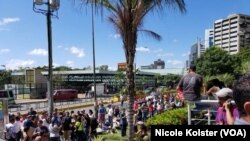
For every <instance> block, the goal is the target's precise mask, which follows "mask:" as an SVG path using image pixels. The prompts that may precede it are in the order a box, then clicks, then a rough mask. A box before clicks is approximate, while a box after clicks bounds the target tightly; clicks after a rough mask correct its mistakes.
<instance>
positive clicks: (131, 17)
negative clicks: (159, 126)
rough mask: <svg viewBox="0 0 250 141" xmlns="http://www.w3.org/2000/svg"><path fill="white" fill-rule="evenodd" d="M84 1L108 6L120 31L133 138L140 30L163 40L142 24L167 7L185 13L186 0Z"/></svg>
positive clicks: (129, 137)
mask: <svg viewBox="0 0 250 141" xmlns="http://www.w3.org/2000/svg"><path fill="white" fill-rule="evenodd" d="M81 1H82V2H83V3H84V4H93V3H94V4H95V6H96V7H97V8H100V9H101V11H103V10H102V9H106V10H107V11H108V12H110V13H111V14H110V16H109V17H108V19H109V21H110V22H111V23H112V24H113V26H114V28H115V29H116V30H117V32H118V33H119V34H120V36H121V39H122V42H123V49H124V53H125V57H126V63H127V69H126V77H127V91H128V93H127V94H128V128H129V134H128V140H129V141H132V139H133V133H134V132H133V111H132V110H133V103H134V95H135V83H134V79H135V78H134V77H135V75H134V71H133V70H134V67H133V64H134V58H135V53H136V45H137V37H138V32H139V31H142V32H144V33H146V34H147V35H150V36H152V37H154V38H155V39H157V40H160V39H161V37H160V35H158V34H157V33H155V32H153V31H150V30H145V29H143V28H142V26H143V22H144V19H145V17H146V16H147V15H148V14H149V13H150V12H162V11H163V10H164V9H167V8H169V6H171V7H173V8H177V9H178V10H180V12H182V13H184V12H185V11H186V9H185V2H184V0H117V1H114V0H81Z"/></svg>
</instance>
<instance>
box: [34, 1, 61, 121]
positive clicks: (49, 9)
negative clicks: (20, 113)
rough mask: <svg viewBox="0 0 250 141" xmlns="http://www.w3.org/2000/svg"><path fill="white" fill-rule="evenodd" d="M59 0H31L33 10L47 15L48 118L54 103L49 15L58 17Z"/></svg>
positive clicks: (50, 115) (50, 116)
mask: <svg viewBox="0 0 250 141" xmlns="http://www.w3.org/2000/svg"><path fill="white" fill-rule="evenodd" d="M59 6H60V0H47V1H46V2H45V0H33V11H35V12H36V13H41V14H43V15H46V17H47V36H48V66H49V69H48V81H47V92H48V105H49V106H48V111H49V118H50V119H51V118H52V114H53V110H54V103H53V84H52V82H53V81H52V73H53V72H52V62H53V61H52V30H51V16H54V17H56V18H58V9H59Z"/></svg>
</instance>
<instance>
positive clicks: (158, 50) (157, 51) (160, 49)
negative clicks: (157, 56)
mask: <svg viewBox="0 0 250 141" xmlns="http://www.w3.org/2000/svg"><path fill="white" fill-rule="evenodd" d="M161 52H163V49H162V48H159V49H157V50H155V51H154V53H161Z"/></svg>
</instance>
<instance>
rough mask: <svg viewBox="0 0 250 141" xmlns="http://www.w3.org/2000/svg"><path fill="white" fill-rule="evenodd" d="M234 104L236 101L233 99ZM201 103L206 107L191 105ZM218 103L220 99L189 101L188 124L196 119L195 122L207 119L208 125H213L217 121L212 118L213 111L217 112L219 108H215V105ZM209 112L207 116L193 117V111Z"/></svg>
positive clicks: (200, 104)
mask: <svg viewBox="0 0 250 141" xmlns="http://www.w3.org/2000/svg"><path fill="white" fill-rule="evenodd" d="M231 102H232V103H233V104H235V101H233V100H232V101H231ZM193 104H195V105H199V106H203V107H206V108H201V109H199V107H197V108H192V106H191V105H193ZM217 104H218V100H199V101H194V102H188V103H187V110H188V125H191V124H192V121H196V123H194V124H199V123H200V122H201V121H207V124H208V125H211V124H212V122H215V120H214V119H211V116H212V113H217V109H215V106H216V105H217ZM202 111H205V112H207V114H206V117H205V118H195V117H194V118H192V112H202Z"/></svg>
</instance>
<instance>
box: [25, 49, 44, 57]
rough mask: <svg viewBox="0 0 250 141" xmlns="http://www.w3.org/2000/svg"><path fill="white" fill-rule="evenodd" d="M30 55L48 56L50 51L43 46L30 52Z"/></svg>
mask: <svg viewBox="0 0 250 141" xmlns="http://www.w3.org/2000/svg"><path fill="white" fill-rule="evenodd" d="M29 54H30V55H37V56H46V55H47V54H48V51H47V50H45V49H42V48H36V49H33V50H32V51H30V52H29Z"/></svg>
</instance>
